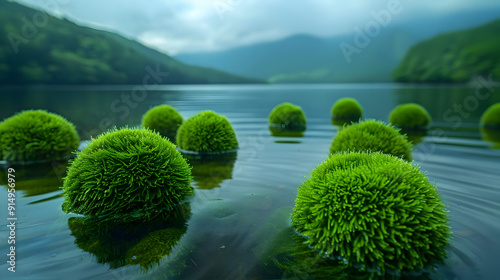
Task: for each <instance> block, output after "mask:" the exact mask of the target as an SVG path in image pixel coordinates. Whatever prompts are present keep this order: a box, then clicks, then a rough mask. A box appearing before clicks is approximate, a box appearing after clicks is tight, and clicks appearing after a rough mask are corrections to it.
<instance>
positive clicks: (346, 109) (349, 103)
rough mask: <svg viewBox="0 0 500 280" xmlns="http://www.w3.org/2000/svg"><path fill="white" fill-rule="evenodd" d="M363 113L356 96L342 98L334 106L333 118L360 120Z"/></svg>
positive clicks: (338, 119)
mask: <svg viewBox="0 0 500 280" xmlns="http://www.w3.org/2000/svg"><path fill="white" fill-rule="evenodd" d="M362 115H363V108H361V105H359V103H358V101H356V99H354V98H341V99H339V100H337V102H335V104H334V105H333V107H332V117H333V120H337V121H358V120H359V119H360V118H361V116H362Z"/></svg>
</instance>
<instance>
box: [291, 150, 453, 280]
mask: <svg viewBox="0 0 500 280" xmlns="http://www.w3.org/2000/svg"><path fill="white" fill-rule="evenodd" d="M448 218H449V217H448V216H447V210H446V209H445V206H444V204H443V202H442V200H441V198H440V196H439V194H438V192H437V188H436V186H434V185H432V184H431V183H429V181H428V179H427V177H426V176H425V175H424V174H423V173H421V172H420V171H419V169H418V167H416V166H413V165H412V164H411V163H409V162H406V161H404V160H402V159H400V158H397V157H394V156H391V155H386V154H382V153H356V152H350V153H338V154H335V155H333V156H331V157H329V158H328V159H327V160H326V161H324V162H323V163H322V164H320V165H319V166H318V167H316V169H314V170H313V171H312V173H311V177H310V178H309V179H308V180H307V181H305V182H304V183H303V185H302V186H301V187H299V189H298V194H297V199H296V201H295V208H294V210H293V215H292V224H293V226H294V227H295V228H296V229H297V231H298V232H299V233H301V234H302V235H303V236H305V237H307V238H308V239H307V241H306V242H307V243H308V244H309V245H311V246H313V247H314V248H315V249H317V250H319V251H320V252H324V253H326V254H327V255H328V256H332V257H336V256H340V257H342V258H344V259H345V260H347V262H348V263H349V264H351V265H360V264H362V265H365V268H376V267H378V268H380V269H382V270H385V269H390V270H398V271H402V270H411V269H419V268H422V267H424V266H426V265H428V264H431V263H436V262H442V261H443V260H444V257H445V255H446V250H445V249H444V247H445V246H446V245H447V244H448V243H449V241H448V238H449V236H450V227H449V226H448V225H447V223H448Z"/></svg>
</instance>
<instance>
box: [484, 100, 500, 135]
mask: <svg viewBox="0 0 500 280" xmlns="http://www.w3.org/2000/svg"><path fill="white" fill-rule="evenodd" d="M481 125H482V126H490V127H495V128H498V129H500V103H496V104H493V105H491V106H490V107H489V108H488V109H486V111H484V113H483V115H482V116H481Z"/></svg>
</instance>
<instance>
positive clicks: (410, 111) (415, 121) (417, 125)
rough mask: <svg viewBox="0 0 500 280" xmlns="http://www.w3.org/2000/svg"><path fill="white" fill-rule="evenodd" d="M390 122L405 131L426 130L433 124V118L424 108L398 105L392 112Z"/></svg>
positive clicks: (415, 105) (413, 104)
mask: <svg viewBox="0 0 500 280" xmlns="http://www.w3.org/2000/svg"><path fill="white" fill-rule="evenodd" d="M389 122H390V123H391V124H392V125H394V126H397V127H401V128H405V129H426V127H427V126H428V125H429V124H430V123H431V116H430V115H429V113H428V112H427V110H425V108H424V107H423V106H421V105H419V104H416V103H407V104H401V105H398V106H396V107H395V108H394V109H393V110H392V111H391V113H390V115H389Z"/></svg>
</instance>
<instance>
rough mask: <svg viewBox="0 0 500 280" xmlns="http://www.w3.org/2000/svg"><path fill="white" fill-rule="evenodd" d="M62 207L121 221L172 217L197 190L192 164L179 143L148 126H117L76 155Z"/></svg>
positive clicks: (65, 187)
mask: <svg viewBox="0 0 500 280" xmlns="http://www.w3.org/2000/svg"><path fill="white" fill-rule="evenodd" d="M63 189H64V197H65V200H64V203H63V206H62V208H63V210H64V211H65V212H67V213H69V212H73V213H77V214H83V215H90V216H107V217H109V218H114V217H116V218H119V219H121V220H129V219H141V220H150V219H153V218H157V217H164V218H165V217H168V216H169V215H170V210H171V209H174V208H175V206H176V205H178V204H179V203H181V202H182V201H183V199H184V198H185V197H186V196H188V195H191V194H193V188H192V187H191V169H190V167H189V165H188V164H187V162H186V160H185V159H184V158H183V157H182V155H181V154H180V152H179V151H177V150H176V147H175V145H174V144H172V143H171V142H170V141H168V140H166V139H165V138H163V137H161V136H160V135H159V134H157V133H155V132H152V131H150V130H148V129H128V128H126V129H121V130H117V129H113V130H110V131H108V132H106V133H103V134H101V135H100V136H98V137H97V138H96V139H93V140H92V142H91V143H90V144H89V145H88V146H87V147H86V148H85V149H83V150H82V151H81V152H79V153H77V158H76V159H75V160H73V161H72V162H71V164H70V166H69V168H68V175H67V177H66V178H65V180H64V185H63Z"/></svg>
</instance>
